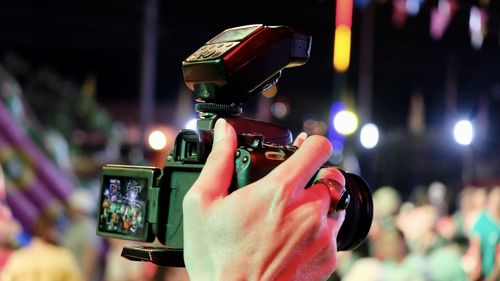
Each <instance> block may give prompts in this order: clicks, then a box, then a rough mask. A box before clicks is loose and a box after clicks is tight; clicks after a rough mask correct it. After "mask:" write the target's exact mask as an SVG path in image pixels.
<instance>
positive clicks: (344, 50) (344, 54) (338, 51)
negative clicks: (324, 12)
mask: <svg viewBox="0 0 500 281" xmlns="http://www.w3.org/2000/svg"><path fill="white" fill-rule="evenodd" d="M334 40H335V41H334V42H333V67H334V68H335V70H336V71H337V72H345V71H346V70H347V68H349V61H350V57H351V28H349V27H348V26H345V25H340V26H337V28H335V39H334Z"/></svg>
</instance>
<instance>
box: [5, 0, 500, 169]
mask: <svg viewBox="0 0 500 281" xmlns="http://www.w3.org/2000/svg"><path fill="white" fill-rule="evenodd" d="M38 2H39V1H10V2H7V1H2V2H0V34H1V36H0V53H5V52H7V51H14V52H16V53H17V54H19V55H21V56H22V57H24V58H25V59H26V60H27V61H29V62H30V63H32V64H33V65H35V66H43V65H45V66H49V67H51V68H52V69H54V70H56V71H57V72H59V73H60V74H61V75H64V76H65V77H68V78H71V79H75V80H77V81H81V80H83V78H84V77H85V76H86V75H88V74H89V73H91V74H95V75H96V76H97V78H98V88H97V91H98V92H97V98H98V100H99V101H101V102H103V103H109V102H112V101H116V100H120V101H130V102H132V103H136V102H137V100H138V92H139V82H138V81H139V69H140V51H141V28H142V27H141V24H142V16H143V13H142V9H143V8H142V3H141V1H80V0H78V1H58V3H57V2H51V3H44V4H43V5H42V4H40V3H38ZM457 2H459V10H458V12H457V14H456V15H455V17H454V18H453V20H452V21H451V23H450V26H449V28H448V30H447V32H446V33H445V34H444V37H443V38H442V40H440V41H434V40H433V39H432V38H431V37H430V35H429V17H430V9H431V8H432V7H434V6H436V5H437V1H425V2H424V4H423V6H422V9H421V12H420V13H419V14H418V15H417V16H410V17H409V18H408V19H407V21H406V23H405V25H404V26H402V27H400V28H397V27H394V25H393V24H392V22H391V13H392V10H391V7H392V6H391V1H376V8H375V21H374V23H373V24H374V34H373V35H374V50H373V53H374V58H373V59H374V71H373V75H374V76H373V81H374V82H373V120H374V121H375V122H377V123H378V124H380V126H381V127H382V130H385V131H386V132H388V131H389V130H392V129H404V127H405V126H406V120H407V112H408V104H409V100H410V95H411V93H412V92H414V91H415V90H419V91H420V92H422V93H423V95H424V97H425V103H426V114H427V115H426V118H427V122H428V125H429V127H436V128H437V129H438V130H439V128H440V126H444V121H443V120H444V117H445V94H444V93H445V90H446V89H445V85H446V81H445V77H446V69H447V62H448V61H449V60H450V59H453V58H454V59H455V61H456V68H455V69H456V78H457V81H458V82H457V89H458V110H459V113H460V114H465V115H469V116H472V117H473V116H474V115H475V114H477V104H478V97H479V96H480V95H482V94H483V95H486V96H487V97H488V100H489V108H490V121H491V123H490V129H491V132H492V133H491V135H493V136H495V135H498V131H496V129H494V128H496V127H499V126H498V123H499V122H500V116H498V115H499V114H498V113H497V111H498V110H496V109H497V108H500V107H499V106H500V45H499V44H500V39H499V33H500V31H499V26H500V22H499V18H500V8H499V5H498V4H499V2H498V1H491V4H490V8H489V12H490V21H489V26H488V28H489V33H488V36H487V37H486V40H485V43H484V46H483V48H482V50H479V51H478V50H474V49H473V48H472V47H471V45H470V42H469V35H468V17H469V9H470V6H471V5H472V3H473V2H474V1H457ZM495 5H496V6H495ZM333 11H334V7H333V1H326V0H325V1H320V0H297V1H266V0H254V1H227V0H224V1H208V0H190V1H162V2H161V3H160V11H159V16H160V26H159V30H158V31H159V38H158V43H159V45H158V60H157V66H158V69H157V74H158V77H157V92H156V99H157V100H158V101H167V102H168V101H173V100H175V99H176V96H177V92H178V90H179V87H183V86H182V73H181V62H182V60H183V59H185V58H186V57H187V56H188V55H189V54H190V53H191V52H193V51H194V50H196V49H197V48H198V47H200V46H201V45H202V44H203V43H205V42H206V41H207V40H208V39H210V38H211V37H213V36H215V35H216V34H218V33H219V32H221V31H222V30H224V29H226V28H229V27H234V26H240V25H245V24H253V23H264V24H266V25H289V26H298V27H301V28H304V29H306V30H308V31H309V32H310V33H311V35H312V37H313V46H312V54H311V58H310V60H309V62H308V63H307V64H306V65H304V66H301V67H299V68H295V69H287V70H285V71H284V73H283V75H282V78H281V80H280V83H279V89H280V95H282V96H284V97H286V98H288V99H289V100H290V103H291V109H292V113H291V115H290V116H289V117H288V119H285V120H282V121H280V123H282V125H285V126H288V127H289V128H292V131H296V130H300V127H301V124H302V121H303V119H304V118H305V116H310V115H315V116H316V117H317V118H319V119H324V120H325V121H326V118H327V117H328V110H329V109H328V108H329V104H330V103H331V101H332V100H333V98H334V96H333V89H334V87H335V83H336V82H335V81H338V80H334V72H333V69H332V66H331V58H332V50H331V49H332V41H333V39H332V34H333V25H334V16H333ZM360 16H361V13H360V9H355V12H354V20H353V50H352V54H351V55H352V57H351V67H350V70H349V72H348V74H347V75H346V76H345V79H346V81H347V84H348V87H349V89H350V90H351V91H353V92H354V93H355V92H356V90H357V87H358V70H359V66H360V65H361V64H363V62H362V61H359V59H358V58H359V24H360ZM305 110H307V111H305ZM492 139H493V138H492ZM497 143H498V141H497V140H491V141H490V145H491V146H497V145H496V144H497ZM423 165H425V164H423Z"/></svg>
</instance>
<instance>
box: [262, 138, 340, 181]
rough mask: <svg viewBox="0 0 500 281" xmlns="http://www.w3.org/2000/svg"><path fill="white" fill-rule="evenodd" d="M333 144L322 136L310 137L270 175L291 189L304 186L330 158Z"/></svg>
mask: <svg viewBox="0 0 500 281" xmlns="http://www.w3.org/2000/svg"><path fill="white" fill-rule="evenodd" d="M331 153H332V146H331V144H330V142H329V141H328V139H326V138H325V137H322V136H311V137H308V138H307V139H306V140H305V141H304V143H303V144H302V145H301V146H300V148H299V149H298V150H297V151H296V152H295V153H294V154H292V156H290V158H288V159H287V160H285V161H284V162H283V163H281V164H280V165H279V166H277V167H276V168H275V169H274V170H272V171H271V172H270V173H269V175H268V176H269V177H273V178H275V179H276V180H277V181H279V182H282V183H283V184H284V186H286V187H288V188H291V189H295V190H296V189H299V188H304V187H305V186H306V184H307V183H308V182H309V180H310V179H311V178H312V177H313V176H314V174H315V173H316V172H317V171H318V169H319V168H320V167H321V166H322V165H323V164H324V163H325V162H326V161H327V160H328V159H329V158H330V155H331Z"/></svg>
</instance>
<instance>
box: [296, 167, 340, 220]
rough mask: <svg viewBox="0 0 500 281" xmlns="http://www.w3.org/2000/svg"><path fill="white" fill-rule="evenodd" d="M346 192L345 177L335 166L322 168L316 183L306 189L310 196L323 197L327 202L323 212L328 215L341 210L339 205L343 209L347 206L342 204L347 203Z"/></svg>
mask: <svg viewBox="0 0 500 281" xmlns="http://www.w3.org/2000/svg"><path fill="white" fill-rule="evenodd" d="M346 192H347V191H346V190H345V178H344V176H343V175H342V173H341V172H340V171H339V170H337V169H335V168H323V169H321V170H320V171H319V172H318V176H317V178H316V179H315V183H314V184H313V185H312V186H311V187H310V188H308V189H306V190H305V191H304V193H305V194H306V196H308V197H311V198H315V197H318V198H322V199H323V200H324V202H325V204H324V205H325V207H323V208H322V213H323V214H328V215H333V214H334V213H336V212H337V210H339V207H341V210H343V209H344V208H345V207H342V206H344V204H343V203H346V202H345V198H344V197H343V195H344V193H346ZM341 199H342V200H341ZM340 201H342V202H340ZM347 203H348V201H347ZM341 204H342V205H341ZM322 206H323V205H322ZM339 211H340V210H339Z"/></svg>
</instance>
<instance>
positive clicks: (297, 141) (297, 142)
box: [293, 132, 307, 147]
mask: <svg viewBox="0 0 500 281" xmlns="http://www.w3.org/2000/svg"><path fill="white" fill-rule="evenodd" d="M306 139H307V133H306V132H302V133H300V134H299V135H298V136H297V137H296V138H295V141H294V142H293V145H295V146H296V147H300V146H301V145H302V144H303V143H304V141H305V140H306Z"/></svg>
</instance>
